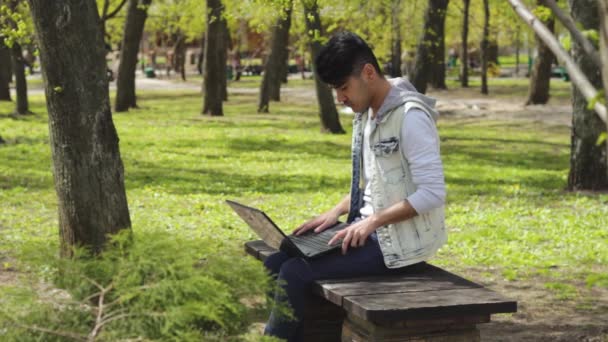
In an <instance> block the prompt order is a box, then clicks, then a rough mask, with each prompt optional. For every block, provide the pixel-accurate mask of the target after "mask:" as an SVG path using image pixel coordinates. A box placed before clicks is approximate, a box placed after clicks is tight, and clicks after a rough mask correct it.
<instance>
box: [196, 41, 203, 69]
mask: <svg viewBox="0 0 608 342" xmlns="http://www.w3.org/2000/svg"><path fill="white" fill-rule="evenodd" d="M204 59H205V36H204V35H203V38H201V52H199V54H198V60H197V61H196V70H197V71H198V74H199V75H202V74H203V60H204Z"/></svg>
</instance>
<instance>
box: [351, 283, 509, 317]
mask: <svg viewBox="0 0 608 342" xmlns="http://www.w3.org/2000/svg"><path fill="white" fill-rule="evenodd" d="M342 307H343V308H344V309H345V310H346V311H347V312H350V313H352V314H354V315H356V316H358V317H361V318H362V319H365V320H369V321H372V322H390V321H399V320H407V319H424V318H439V317H454V316H460V315H485V314H494V313H506V312H516V311H517V302H515V301H513V300H510V299H507V298H505V297H503V296H501V295H500V294H498V293H496V292H494V291H492V290H489V289H486V288H483V287H478V288H460V289H449V290H437V291H425V292H399V293H384V294H371V295H361V296H347V297H345V298H343V304H342Z"/></svg>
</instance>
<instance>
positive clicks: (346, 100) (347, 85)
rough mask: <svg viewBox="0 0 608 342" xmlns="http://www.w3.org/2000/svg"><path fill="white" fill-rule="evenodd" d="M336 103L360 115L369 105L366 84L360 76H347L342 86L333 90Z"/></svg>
mask: <svg viewBox="0 0 608 342" xmlns="http://www.w3.org/2000/svg"><path fill="white" fill-rule="evenodd" d="M334 89H335V90H336V95H337V98H338V101H339V102H341V103H342V104H344V105H345V106H348V107H350V108H351V109H352V110H353V112H355V113H360V112H362V111H364V110H366V109H367V108H368V107H369V105H370V94H369V87H368V82H367V81H366V80H365V78H364V77H361V76H349V77H348V78H347V79H346V82H344V84H342V85H340V86H337V87H335V88H334Z"/></svg>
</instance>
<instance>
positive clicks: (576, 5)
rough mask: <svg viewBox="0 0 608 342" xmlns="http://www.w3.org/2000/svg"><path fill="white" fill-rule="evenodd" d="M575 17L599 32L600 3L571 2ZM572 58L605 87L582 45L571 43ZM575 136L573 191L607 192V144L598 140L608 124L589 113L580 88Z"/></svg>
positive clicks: (574, 93) (575, 90)
mask: <svg viewBox="0 0 608 342" xmlns="http://www.w3.org/2000/svg"><path fill="white" fill-rule="evenodd" d="M568 2H569V4H570V10H571V14H572V17H573V18H574V20H575V21H576V22H578V23H580V24H581V25H582V26H583V29H585V30H589V29H594V30H599V28H600V23H599V20H600V18H599V15H598V11H599V9H598V3H597V1H596V0H576V1H574V0H569V1H568ZM572 54H573V59H574V60H575V62H576V63H577V64H578V65H579V66H580V68H581V70H582V71H583V73H584V75H585V76H586V77H587V79H588V80H589V81H590V82H591V84H592V85H593V86H594V87H595V88H600V87H602V76H601V73H600V70H599V69H598V68H597V67H596V65H595V63H594V62H593V58H592V57H590V56H589V55H588V54H587V53H585V52H584V48H583V47H582V46H581V44H580V43H579V42H578V41H576V40H573V41H572ZM572 107H573V116H572V135H571V153H570V173H569V175H568V189H570V190H605V189H608V167H607V162H608V161H607V157H606V141H604V142H603V143H602V144H599V145H598V144H597V141H598V137H599V136H600V134H602V132H605V131H606V124H605V123H604V122H602V121H601V120H600V118H598V116H597V115H595V113H594V112H593V110H589V109H587V101H586V100H585V97H584V96H583V94H581V92H580V91H579V89H578V88H576V87H572Z"/></svg>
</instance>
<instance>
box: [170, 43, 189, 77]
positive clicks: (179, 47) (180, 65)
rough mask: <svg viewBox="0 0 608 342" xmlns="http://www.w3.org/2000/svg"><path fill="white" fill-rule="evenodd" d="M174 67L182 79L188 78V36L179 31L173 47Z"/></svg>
mask: <svg viewBox="0 0 608 342" xmlns="http://www.w3.org/2000/svg"><path fill="white" fill-rule="evenodd" d="M173 63H174V65H173V67H174V70H175V72H177V73H179V74H180V75H181V77H182V81H185V80H186V37H185V36H184V35H183V34H182V33H181V32H178V33H177V39H176V40H175V46H174V47H173Z"/></svg>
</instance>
